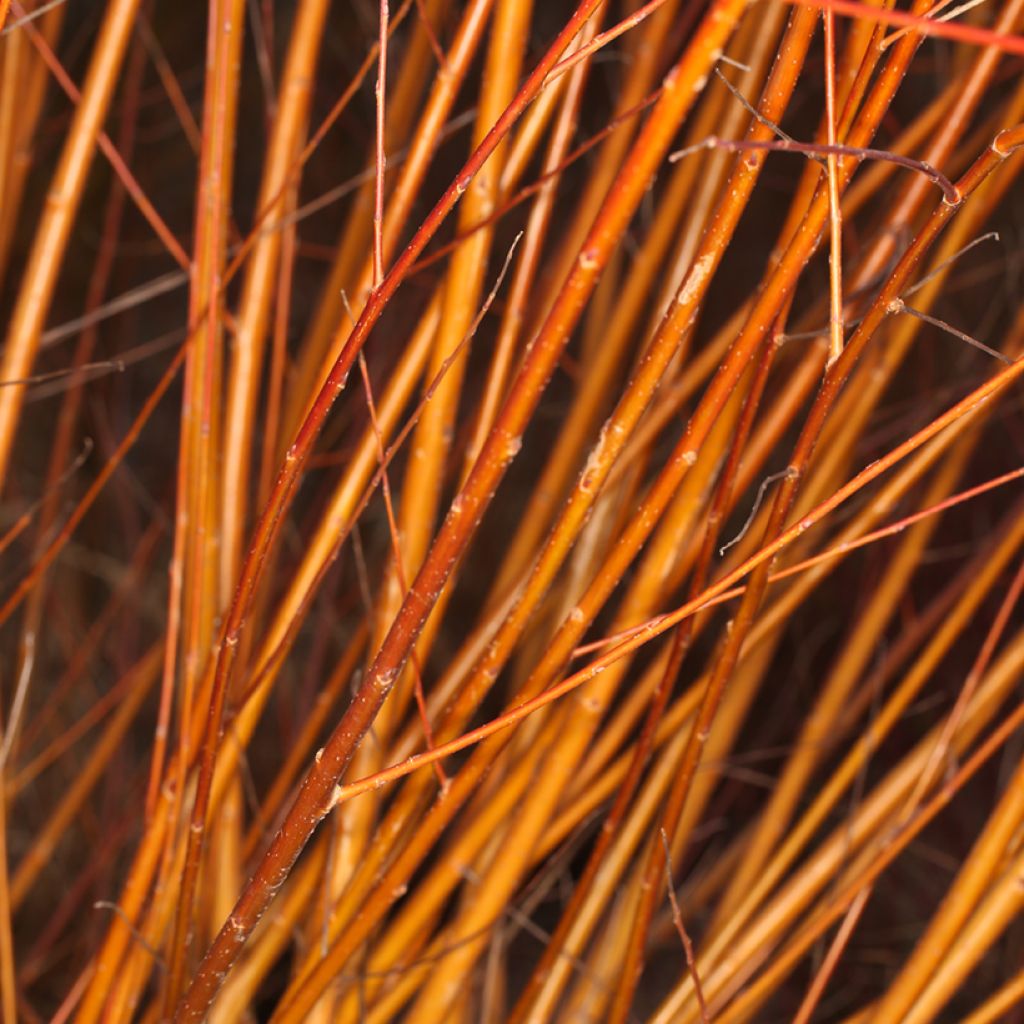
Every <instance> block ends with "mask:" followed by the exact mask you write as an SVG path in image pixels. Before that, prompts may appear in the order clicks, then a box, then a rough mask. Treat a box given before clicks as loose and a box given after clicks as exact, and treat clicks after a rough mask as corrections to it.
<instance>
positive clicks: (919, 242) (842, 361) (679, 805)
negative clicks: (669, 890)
mask: <svg viewBox="0 0 1024 1024" xmlns="http://www.w3.org/2000/svg"><path fill="white" fill-rule="evenodd" d="M1021 144H1024V127H1021V128H1018V129H1015V130H1008V131H1005V132H1001V133H1000V134H999V135H998V136H997V137H996V139H995V140H994V141H993V143H992V145H991V147H990V148H989V149H988V150H987V151H986V152H985V153H983V154H982V155H981V156H980V157H979V158H978V160H977V161H975V163H974V165H973V166H972V167H971V168H970V170H968V172H967V173H966V174H965V175H964V176H963V177H962V178H961V179H960V181H959V182H957V186H956V189H957V195H958V201H957V203H956V204H955V205H954V204H951V203H948V202H945V201H943V203H942V204H941V205H940V206H939V207H938V208H937V209H936V210H935V211H934V212H933V214H932V216H931V218H930V219H929V220H928V222H927V223H926V225H925V227H924V228H923V229H922V230H921V232H920V233H919V234H918V235H917V237H916V238H915V239H914V241H913V243H912V244H911V245H910V247H909V248H908V249H907V251H906V252H905V253H904V255H903V257H902V258H901V259H900V262H899V264H898V265H897V267H896V268H895V269H894V270H893V272H892V274H891V275H890V276H889V279H888V280H887V281H886V284H885V287H884V288H883V289H882V291H881V292H880V294H879V296H878V298H877V299H876V300H875V301H874V302H873V303H872V306H871V309H870V311H869V312H868V314H867V315H866V316H865V317H864V319H863V320H862V322H861V324H860V326H859V327H858V328H857V330H856V332H855V333H854V335H853V337H851V339H850V341H849V343H848V344H847V346H846V348H845V349H844V351H843V354H842V355H841V356H840V357H839V359H838V360H836V361H835V362H834V363H833V364H832V365H831V367H830V368H829V370H828V372H827V373H826V375H825V379H824V382H823V383H822V387H821V391H820V392H819V395H818V399H817V400H816V402H815V403H814V406H813V408H812V410H811V413H810V415H809V416H808V417H807V420H806V422H805V424H804V428H803V431H802V432H801V435H800V438H799V440H798V441H797V444H796V447H795V448H794V451H793V455H792V456H791V457H790V460H789V465H788V467H787V469H788V475H787V476H786V477H785V478H784V480H783V481H782V484H781V486H780V487H779V490H778V493H777V495H776V497H775V501H774V503H773V506H772V511H771V514H770V517H769V519H768V522H767V524H766V526H765V529H764V536H765V540H766V541H767V540H768V539H769V538H772V537H774V536H777V535H779V534H780V533H781V532H782V529H783V526H784V523H785V519H786V517H787V516H788V515H789V512H790V509H791V508H792V506H793V503H794V501H795V499H796V491H797V487H798V485H799V482H800V480H801V478H802V476H803V474H804V472H805V471H806V467H807V465H808V463H809V461H810V458H811V455H812V453H813V451H814V447H815V444H816V442H817V440H818V436H819V434H820V432H821V429H822V426H823V425H824V422H825V419H826V417H827V416H828V413H829V410H830V409H831V407H832V405H833V403H834V402H835V400H836V398H837V396H838V394H839V391H840V389H841V387H842V385H843V383H844V382H845V381H846V379H847V377H848V376H849V374H850V372H851V371H852V369H853V365H854V363H855V361H856V359H857V358H858V357H859V355H860V354H861V352H862V351H863V349H864V347H865V346H866V344H867V342H868V341H869V339H870V338H871V336H872V335H873V334H874V332H875V330H876V329H877V328H878V326H879V325H880V324H881V322H882V320H883V319H884V318H885V317H886V316H888V314H889V312H890V307H891V306H892V304H893V303H894V302H895V301H897V300H898V299H899V295H900V292H901V291H902V290H903V289H904V288H905V287H906V286H907V284H908V283H909V280H910V277H911V275H912V274H913V272H914V270H915V269H916V268H917V265H918V263H919V262H920V261H921V259H922V258H923V257H924V255H925V253H927V251H928V249H929V248H930V247H931V245H932V243H933V242H934V241H935V239H936V238H937V237H938V236H939V234H940V232H941V231H942V230H943V228H944V227H945V226H946V224H947V223H948V221H949V219H950V218H951V217H952V216H953V214H954V212H955V211H956V210H957V209H958V208H959V206H960V205H961V204H962V202H963V200H964V198H965V197H966V196H968V195H969V194H970V193H971V192H973V191H974V190H975V189H976V188H977V187H978V186H979V185H980V184H981V183H982V182H983V181H984V179H985V178H986V177H987V176H988V175H989V174H990V173H991V172H992V171H993V170H994V169H995V168H996V166H997V165H998V164H999V163H1000V162H1001V161H1002V160H1003V159H1005V158H1006V156H1008V155H1009V153H1010V151H1011V150H1012V149H1013V148H1015V147H1016V146H1019V145H1021ZM1015 368H1016V364H1015V365H1014V366H1012V367H1010V369H1015ZM762 550H763V549H762ZM770 569H771V563H770V561H764V562H762V563H761V564H759V565H758V567H757V568H756V570H755V571H754V573H753V574H752V576H751V580H750V583H749V584H748V586H747V589H746V591H745V592H744V595H743V599H742V602H741V604H740V608H739V610H738V612H737V614H736V616H735V618H734V619H733V620H732V623H731V626H730V628H729V629H728V630H727V631H726V634H725V640H724V643H723V645H722V650H721V653H720V654H719V656H718V658H717V659H716V663H715V669H714V672H713V673H712V675H711V677H710V679H709V680H708V684H707V688H706V690H705V693H704V697H703V699H702V702H701V706H700V708H699V710H698V713H697V716H696V719H695V721H694V724H693V727H692V728H691V731H690V735H689V739H688V742H687V746H686V750H685V752H684V754H683V759H682V763H681V766H680V771H679V774H678V775H677V778H676V780H675V783H674V784H673V787H672V790H671V792H670V795H669V799H668V802H667V805H666V809H665V812H664V815H663V818H662V822H663V827H664V828H665V830H666V831H667V832H668V833H669V834H670V835H671V834H673V833H674V831H675V826H676V824H677V823H678V821H679V818H680V816H681V815H682V812H683V809H684V807H685V804H686V798H687V796H688V794H689V791H690V787H691V784H692V781H693V778H694V775H695V773H696V771H697V766H698V764H699V763H700V758H701V752H702V749H703V746H704V743H705V742H706V740H707V736H708V734H709V732H710V729H711V725H712V723H713V721H714V718H715V714H716V712H717V710H718V706H719V703H720V701H721V698H722V694H723V692H724V690H725V687H726V685H727V683H728V680H729V677H730V675H731V673H732V671H733V668H734V667H735V664H736V662H737V660H738V658H739V654H740V650H741V649H742V645H743V642H744V640H745V638H746V636H747V633H748V632H749V630H750V627H751V625H752V624H753V620H754V618H755V615H756V613H757V610H758V609H759V608H760V605H761V601H762V599H763V596H764V591H765V588H766V586H767V580H768V575H769V572H770ZM663 870H664V863H663V860H662V852H661V850H660V849H659V847H658V846H657V844H654V845H652V847H651V849H650V854H649V858H648V861H647V865H646V868H645V886H647V887H649V888H645V889H644V891H643V894H642V895H641V900H640V907H639V909H638V911H637V917H636V920H635V922H634V930H633V936H632V941H631V942H630V946H629V949H628V952H627V957H626V963H625V966H624V967H623V976H622V979H621V981H620V984H619V988H618V989H617V991H616V997H615V1003H614V1007H613V1011H612V1019H613V1020H615V1021H621V1020H624V1019H625V1015H626V1014H627V1012H628V1009H629V1005H630V1001H631V998H632V993H633V991H634V988H635V986H636V984H637V982H638V981H639V977H640V971H641V969H642V963H643V950H644V942H645V940H646V932H647V926H648V922H649V921H650V917H651V914H652V913H653V908H654V899H655V889H656V879H657V878H660V876H661V873H662V871H663Z"/></svg>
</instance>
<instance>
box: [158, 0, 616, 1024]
mask: <svg viewBox="0 0 1024 1024" xmlns="http://www.w3.org/2000/svg"><path fill="white" fill-rule="evenodd" d="M599 3H600V0H583V2H582V3H581V4H580V5H579V7H578V8H577V9H576V11H575V13H574V14H573V16H572V17H571V18H570V19H569V21H568V23H567V24H566V26H565V28H563V29H562V31H561V32H560V33H559V35H558V37H557V39H556V41H555V43H554V44H553V45H552V46H551V48H550V49H549V50H548V52H547V54H545V56H544V57H543V58H542V60H541V61H540V62H539V63H538V65H537V66H536V67H535V68H534V70H533V72H531V74H530V75H529V77H528V78H527V80H526V82H525V83H524V85H523V87H522V88H521V89H520V91H519V93H518V94H517V95H516V97H515V99H514V100H513V101H512V103H511V104H510V105H509V106H508V108H507V109H506V110H505V112H504V114H502V116H501V117H500V118H499V119H498V121H497V122H496V123H495V125H494V127H493V128H492V129H491V130H490V131H489V132H488V133H487V135H486V136H485V137H484V139H483V140H482V142H481V143H480V145H479V146H478V147H477V149H476V151H475V152H474V153H473V154H472V156H471V157H470V158H469V160H468V161H467V162H466V164H465V165H464V166H463V168H462V170H461V171H460V172H459V174H458V175H457V176H456V179H455V181H454V182H453V183H452V184H451V185H450V186H449V187H448V189H447V190H446V191H445V193H444V195H443V196H442V197H441V199H440V200H439V201H438V203H437V205H436V206H435V207H434V209H433V210H432V211H431V212H430V214H429V215H428V216H427V218H426V220H424V222H423V224H422V225H421V226H420V228H419V229H418V231H417V232H416V234H415V236H414V237H413V239H412V241H410V243H409V244H408V246H406V249H405V251H404V252H403V253H402V255H401V256H400V257H399V258H398V260H397V261H396V262H395V264H394V265H393V266H392V268H391V270H390V271H389V272H388V273H387V275H386V276H385V278H384V280H383V281H382V282H381V284H380V287H379V288H377V289H375V290H374V291H373V292H371V294H370V296H369V298H368V300H367V302H366V306H365V308H364V309H363V312H362V314H361V315H360V317H359V319H358V321H357V322H356V325H355V327H354V328H353V329H352V332H351V334H350V335H349V339H348V341H347V342H346V344H345V346H344V348H343V349H342V351H341V353H340V355H339V356H338V359H337V361H336V362H335V364H334V367H333V369H332V370H331V372H330V374H329V375H328V377H327V379H326V380H325V381H324V383H323V385H322V387H321V388H320V391H319V393H318V395H317V398H316V399H315V401H314V403H313V405H312V407H311V409H310V411H309V413H308V414H307V415H306V418H305V419H304V421H303V423H302V425H301V427H300V428H299V431H298V433H297V434H296V436H295V438H294V440H293V441H292V444H291V445H290V446H289V448H288V451H287V453H286V456H285V461H284V464H283V465H282V467H281V470H280V473H279V476H278V478H277V480H276V481H275V484H274V488H273V491H272V492H271V496H270V499H269V501H268V503H267V506H266V508H265V509H264V511H263V513H262V514H261V516H260V519H259V522H258V524H257V526H256V530H255V533H254V537H253V543H252V546H251V548H250V550H249V553H248V555H247V557H246V559H245V562H244V564H243V566H242V569H241V575H240V579H239V583H238V589H237V591H236V595H235V598H234V600H233V602H232V605H231V608H230V610H229V612H228V615H227V618H226V621H225V625H224V628H223V631H222V634H221V640H220V642H219V643H218V645H217V652H216V656H215V659H214V662H213V680H212V695H211V698H210V701H209V709H210V711H209V720H208V721H209V724H208V728H207V734H206V739H205V741H204V744H203V750H202V760H201V763H200V772H199V780H198V784H197V788H196V797H195V808H194V812H193V821H196V822H199V823H203V822H205V817H206V808H207V801H208V799H209V795H210V786H211V784H212V780H213V768H214V763H215V759H216V749H217V746H218V743H219V740H220V735H221V729H222V720H223V713H224V703H225V699H226V696H227V690H228V685H229V681H230V675H231V669H232V666H233V664H234V656H235V650H236V649H237V646H238V643H239V640H240V635H241V631H242V629H243V627H244V623H245V619H246V615H247V613H248V610H249V607H250V605H251V602H252V599H253V594H254V590H255V586H256V582H257V579H258V577H259V573H260V570H261V567H262V563H263V561H264V559H265V558H266V556H267V554H268V553H269V550H270V548H271V546H272V544H273V542H274V540H275V539H276V536H277V533H278V531H279V529H280V524H281V520H282V517H283V514H284V512H285V510H286V508H287V507H288V505H289V504H290V503H291V499H292V497H293V495H294V492H295V487H296V485H297V483H298V479H299V473H300V471H301V469H302V466H303V465H304V463H305V462H306V460H307V459H308V458H309V453H310V451H311V450H312V447H313V443H314V442H315V440H316V437H317V435H318V434H319V432H320V429H321V427H322V425H323V423H324V420H325V419H326V418H327V413H328V412H329V411H330V408H331V406H332V405H333V404H334V401H335V399H336V398H337V396H338V395H339V394H340V393H341V391H342V389H343V388H344V386H345V382H346V380H347V378H348V373H349V370H350V369H351V367H352V364H353V362H354V361H355V358H356V356H357V355H358V353H359V351H360V349H361V348H362V346H363V344H364V343H365V340H366V338H367V336H368V335H369V332H370V330H371V329H372V327H373V325H374V324H375V323H376V321H377V319H378V318H379V317H380V314H381V312H382V311H383V309H384V307H385V305H386V304H387V302H388V300H389V299H390V298H391V296H392V295H393V294H394V293H395V291H396V290H397V289H398V286H399V285H400V284H401V282H402V280H403V278H404V276H405V274H406V272H407V271H408V268H409V267H410V266H411V265H412V264H413V263H414V262H415V260H416V257H417V256H418V255H419V254H420V253H421V252H422V251H423V248H424V247H425V246H426V244H427V242H428V241H429V240H430V238H431V237H432V236H433V235H434V233H435V232H436V231H437V229H438V228H439V227H440V225H441V223H442V222H443V220H444V219H445V218H446V217H447V215H448V213H449V212H450V211H451V209H452V208H453V207H454V205H455V203H456V202H457V201H458V199H459V197H460V196H461V195H462V194H463V192H465V190H466V188H467V187H468V185H469V182H470V181H471V180H472V178H473V176H474V175H475V174H476V172H477V171H478V170H479V169H480V167H481V166H482V165H483V164H484V163H485V161H486V160H487V158H488V157H489V156H490V154H491V153H492V152H493V151H494V149H495V147H496V146H497V145H498V143H499V142H500V141H501V139H502V138H503V137H504V136H505V134H507V132H508V130H509V128H510V127H511V126H512V124H513V123H514V122H515V121H516V120H517V119H518V117H519V116H520V115H521V113H522V112H523V110H525V109H526V107H527V105H528V104H529V103H530V101H531V100H532V99H533V98H534V97H535V96H536V95H537V93H538V92H539V91H540V89H541V87H542V86H543V84H544V79H545V78H546V77H547V73H548V71H549V70H550V68H551V67H552V66H554V64H555V63H556V61H557V60H558V57H559V56H560V55H561V53H562V52H563V51H564V50H565V48H566V47H567V46H568V45H569V43H570V42H571V40H572V38H573V37H574V36H575V35H576V33H577V32H578V31H579V29H580V27H581V26H582V25H583V24H584V22H586V20H587V19H588V18H589V17H590V15H591V14H592V13H593V11H594V10H595V9H596V8H597V6H598V4H599ZM506 450H507V449H506ZM506 463H507V456H505V457H504V458H503V459H502V460H501V462H500V464H499V465H500V466H501V468H503V467H504V465H505V464H506ZM495 484H496V481H495ZM448 564H449V567H450V564H451V563H450V562H449V563H448ZM422 575H423V573H421V576H422ZM413 596H416V597H418V595H417V594H416V588H415V585H414V588H413V591H412V592H411V594H410V598H412V597H413ZM410 603H412V602H411V600H409V601H407V602H406V607H408V606H409V605H410ZM416 603H417V604H418V603H419V602H418V601H417V602H416ZM423 611H424V609H423V608H422V606H421V607H418V608H417V614H418V615H419V617H420V620H421V622H422V618H423ZM395 632H396V630H395V629H393V630H392V633H395ZM411 641H412V638H411V637H410V638H409V643H410V644H411ZM407 652H408V645H407V646H405V649H404V650H403V651H402V654H401V660H404V656H405V654H406V653H407ZM396 672H397V666H396V667H395V668H389V669H386V670H384V671H383V672H382V671H381V670H379V669H376V670H374V671H372V672H371V673H370V676H369V678H368V680H367V681H366V683H364V685H363V687H362V688H361V690H360V693H361V694H363V693H365V694H366V696H367V697H369V695H370V694H371V693H372V692H373V690H374V688H375V687H377V686H379V685H380V684H381V682H382V681H383V682H384V684H385V685H387V686H389V685H390V684H391V683H393V682H394V679H395V675H396ZM365 699H366V698H365V697H364V701H365ZM382 700H383V694H381V695H380V697H379V699H374V700H373V701H372V709H367V710H369V711H370V713H369V714H366V713H365V712H364V713H363V714H361V715H360V714H358V712H359V711H360V710H363V708H362V705H363V703H364V701H360V700H359V695H357V697H356V699H355V700H354V701H353V704H352V708H351V709H350V715H351V714H352V711H353V710H355V712H356V714H357V716H358V717H359V718H360V719H361V720H362V721H361V724H360V725H359V726H357V727H356V728H355V729H352V727H351V724H350V723H348V722H347V721H345V720H343V721H342V724H341V725H340V726H339V728H338V730H336V732H335V734H334V735H335V736H336V737H337V738H338V740H339V741H340V742H339V743H337V744H336V747H337V746H340V747H341V749H340V750H338V751H337V754H338V755H340V756H339V757H338V762H337V764H336V765H332V763H331V762H330V761H328V760H327V758H326V757H325V758H323V761H324V762H327V763H325V764H324V765H323V771H322V772H314V773H313V775H311V776H308V777H307V780H308V779H310V778H312V779H314V780H315V788H316V789H322V790H324V792H322V793H319V794H316V795H315V796H314V797H313V799H312V800H311V799H310V798H309V795H308V794H307V793H306V787H305V786H304V788H303V791H302V792H300V795H299V797H298V799H297V800H296V805H295V806H296V807H299V808H300V810H301V812H302V813H301V814H300V815H299V817H300V819H302V818H304V819H305V826H304V827H303V826H300V827H299V828H298V829H296V828H295V825H294V824H293V823H292V821H291V820H288V821H286V822H285V824H284V826H282V829H281V831H280V832H279V833H278V837H277V840H276V841H275V843H274V844H272V846H271V849H270V850H269V851H268V853H267V855H266V856H265V857H264V860H263V862H262V865H263V867H264V870H262V871H260V870H258V871H257V873H256V875H255V876H254V877H253V879H252V880H251V881H250V883H249V885H248V886H247V887H246V891H245V893H244V894H243V896H242V898H241V900H240V901H239V904H238V906H236V910H235V912H234V913H233V914H232V916H231V919H230V920H229V921H228V923H227V924H226V925H225V927H224V929H222V930H221V932H220V933H219V935H218V937H217V939H216V940H215V942H214V944H213V946H211V948H210V950H209V951H208V952H207V954H206V956H205V957H204V958H203V963H202V964H201V965H200V969H199V972H198V974H197V975H196V978H195V980H194V981H193V983H192V986H191V987H190V989H189V991H188V993H187V994H186V996H185V997H184V999H183V1000H182V1003H181V1005H180V1006H179V1008H178V1012H177V1017H178V1018H179V1019H180V1020H193V1019H199V1018H200V1017H201V1016H202V1015H203V1013H204V1012H205V1009H206V1007H207V1006H208V1005H209V1003H210V1001H211V1000H212V998H213V996H214V994H215V992H216V990H217V987H219V984H220V980H221V979H222V978H223V976H224V973H225V971H226V969H227V966H229V965H230V963H232V962H233V961H234V959H235V957H236V956H237V954H238V951H239V950H240V949H241V947H242V945H243V943H244V941H245V939H246V937H247V936H248V934H249V933H250V932H251V930H252V928H253V927H254V925H255V923H256V920H257V919H258V918H259V916H260V915H261V914H262V911H263V909H264V908H265V906H266V904H267V903H268V902H269V901H270V899H271V897H272V896H273V893H274V892H275V891H276V890H277V889H278V888H279V887H280V885H281V882H283V880H284V878H285V876H286V875H287V873H288V870H289V869H290V867H291V864H292V863H294V861H295V858H296V857H297V856H298V854H299V852H300V851H301V849H302V847H303V846H304V845H305V842H306V841H307V839H308V837H309V835H310V834H311V833H312V830H313V828H314V827H315V826H316V824H317V823H318V822H319V821H320V819H321V818H322V817H323V815H324V814H325V813H326V812H327V810H328V809H329V803H328V801H327V800H326V799H325V798H327V797H329V794H330V789H331V787H333V785H334V782H335V780H336V779H337V777H338V775H340V773H341V770H342V768H343V765H344V763H346V762H347V760H348V759H349V758H350V757H351V755H352V753H353V752H354V749H355V745H356V743H357V742H358V740H359V739H361V737H362V735H363V733H364V732H365V731H366V729H367V728H368V727H369V724H370V721H372V719H373V716H374V715H375V713H376V709H377V708H378V707H379V705H380V702H381V701H382ZM348 717H349V716H346V718H348ZM318 767H319V765H318ZM332 767H334V768H335V769H336V770H335V771H334V772H332V773H331V774H328V772H330V769H331V768H332ZM293 812H294V808H293ZM291 817H292V815H289V818H291ZM192 836H194V838H193V837H192ZM192 836H190V850H189V853H188V855H187V860H186V871H189V872H191V874H192V876H193V877H194V875H195V872H196V871H197V868H198V858H199V855H200V852H201V843H200V840H201V832H200V833H198V834H197V833H194V832H193V834H192ZM282 847H283V849H282ZM189 861H191V862H192V867H191V868H190V867H189V866H188V864H189Z"/></svg>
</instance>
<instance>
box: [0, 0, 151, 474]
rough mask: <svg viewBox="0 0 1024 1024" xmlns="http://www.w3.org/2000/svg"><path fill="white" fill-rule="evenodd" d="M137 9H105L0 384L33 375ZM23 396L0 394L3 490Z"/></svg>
mask: <svg viewBox="0 0 1024 1024" xmlns="http://www.w3.org/2000/svg"><path fill="white" fill-rule="evenodd" d="M138 5H139V0H114V2H112V3H111V4H110V5H109V6H108V7H107V14H106V17H105V18H104V21H103V26H102V28H101V30H100V35H99V38H98V39H97V41H96V44H95V48H94V51H93V60H92V63H91V64H90V66H89V72H88V74H87V75H86V80H85V84H84V85H83V87H82V102H81V103H80V104H79V105H78V107H77V109H76V110H75V117H74V121H73V123H72V126H71V130H70V132H69V133H68V136H67V140H66V142H65V143H64V148H63V151H62V153H61V158H60V163H59V164H58V166H57V170H56V172H55V173H54V176H53V179H52V181H51V182H50V189H49V195H50V197H51V200H50V202H49V203H48V205H47V207H46V209H45V211H44V213H43V216H42V219H41V221H40V224H39V228H38V230H37V232H36V235H35V238H34V241H33V245H32V251H31V253H30V255H29V258H28V260H27V263H26V267H25V271H24V275H23V277H22V282H21V287H20V289H19V291H18V297H17V301H16V304H15V307H14V312H13V314H12V316H11V321H10V326H9V328H8V331H7V337H6V341H5V343H4V348H3V358H2V359H0V380H18V379H20V378H22V377H26V376H28V374H29V372H30V370H31V367H32V362H33V360H34V359H35V355H36V351H37V350H38V347H39V338H40V334H41V332H42V328H43V323H44V321H45V318H46V314H47V312H48V310H49V306H50V300H51V299H52V297H53V291H54V288H55V287H56V284H57V273H58V271H59V269H60V263H61V255H62V254H63V251H64V247H65V245H66V244H67V240H68V236H69V234H70V232H71V226H72V223H73V221H74V217H75V214H76V213H77V211H78V204H79V202H80V201H81V197H82V191H83V189H84V187H85V180H86V176H87V174H88V171H89V167H90V165H91V163H92V154H93V145H94V143H95V141H96V137H97V135H98V133H99V131H100V127H101V125H102V123H103V119H104V118H105V116H106V113H107V108H108V106H109V104H110V98H111V96H112V95H113V92H114V86H115V84H116V81H117V76H118V73H119V72H120V69H121V62H122V60H123V58H124V54H125V49H126V48H127V45H128V38H129V36H130V33H131V29H132V25H133V24H134V21H135V17H136V14H137V12H138ZM24 394H25V389H24V387H21V386H15V387H9V388H4V389H3V390H2V391H0V486H2V483H3V482H4V481H6V477H7V467H8V462H9V460H10V456H11V449H12V448H13V446H14V438H15V434H16V431H17V422H18V417H19V416H20V414H21V406H22V402H23V401H24Z"/></svg>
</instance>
